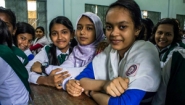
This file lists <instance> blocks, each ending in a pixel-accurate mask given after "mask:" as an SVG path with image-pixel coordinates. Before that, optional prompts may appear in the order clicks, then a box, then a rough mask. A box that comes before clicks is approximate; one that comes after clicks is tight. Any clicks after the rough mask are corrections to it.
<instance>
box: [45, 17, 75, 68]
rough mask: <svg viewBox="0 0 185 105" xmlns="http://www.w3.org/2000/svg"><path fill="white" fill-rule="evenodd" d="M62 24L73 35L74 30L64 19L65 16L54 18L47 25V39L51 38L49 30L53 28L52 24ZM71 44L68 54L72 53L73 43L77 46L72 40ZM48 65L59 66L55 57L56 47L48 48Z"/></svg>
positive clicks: (67, 20)
mask: <svg viewBox="0 0 185 105" xmlns="http://www.w3.org/2000/svg"><path fill="white" fill-rule="evenodd" d="M56 23H57V24H62V25H64V26H66V27H67V28H68V29H69V30H70V32H71V34H73V33H74V28H73V25H72V23H71V21H70V20H69V19H68V18H67V17H65V16H57V17H56V18H54V19H53V20H52V21H51V22H50V24H49V37H50V38H51V28H52V27H53V25H54V24H56ZM72 40H73V41H72V42H73V43H71V45H73V46H70V47H71V48H70V49H69V52H72V48H73V47H74V46H75V45H74V43H76V44H77V42H76V41H74V39H72ZM48 55H49V57H48V58H49V59H50V60H49V63H50V64H52V65H60V64H59V62H58V59H57V55H56V46H55V45H54V44H52V46H51V48H50V51H49V54H48Z"/></svg>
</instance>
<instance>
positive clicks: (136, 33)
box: [135, 26, 142, 37]
mask: <svg viewBox="0 0 185 105" xmlns="http://www.w3.org/2000/svg"><path fill="white" fill-rule="evenodd" d="M141 29H142V26H139V27H137V28H136V29H135V36H136V37H138V36H139V33H140V32H141Z"/></svg>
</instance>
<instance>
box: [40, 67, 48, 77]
mask: <svg viewBox="0 0 185 105" xmlns="http://www.w3.org/2000/svg"><path fill="white" fill-rule="evenodd" d="M41 69H42V73H44V74H46V70H45V66H41ZM46 75H47V74H46Z"/></svg>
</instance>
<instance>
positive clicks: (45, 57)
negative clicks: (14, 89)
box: [26, 46, 69, 84]
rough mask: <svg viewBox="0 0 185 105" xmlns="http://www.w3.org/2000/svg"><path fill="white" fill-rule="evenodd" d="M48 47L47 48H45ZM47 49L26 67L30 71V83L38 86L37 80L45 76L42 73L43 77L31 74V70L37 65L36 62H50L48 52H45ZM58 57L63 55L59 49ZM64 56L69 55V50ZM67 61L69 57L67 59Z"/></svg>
mask: <svg viewBox="0 0 185 105" xmlns="http://www.w3.org/2000/svg"><path fill="white" fill-rule="evenodd" d="M45 47H46V46H45ZM45 47H43V48H42V49H41V51H40V52H39V53H38V54H37V55H36V56H35V57H34V59H33V60H31V61H30V62H29V63H28V64H27V65H26V69H27V70H28V73H29V80H28V81H29V82H31V83H34V84H37V80H38V78H39V77H40V76H45V74H43V73H42V75H40V74H37V73H35V72H31V71H30V69H31V66H32V65H33V64H34V63H35V62H37V61H38V62H40V63H41V64H43V63H45V62H47V63H48V62H49V58H48V55H47V52H46V50H45ZM56 53H57V54H56V55H57V56H58V55H60V54H62V52H61V51H60V50H59V49H58V48H57V49H56ZM63 54H69V49H68V50H67V52H66V53H63ZM66 59H67V57H66Z"/></svg>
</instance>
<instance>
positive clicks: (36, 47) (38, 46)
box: [30, 43, 43, 51]
mask: <svg viewBox="0 0 185 105" xmlns="http://www.w3.org/2000/svg"><path fill="white" fill-rule="evenodd" d="M42 47H43V45H41V44H39V43H38V44H36V45H34V46H33V45H32V46H31V47H30V50H31V51H33V50H37V49H39V48H42Z"/></svg>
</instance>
